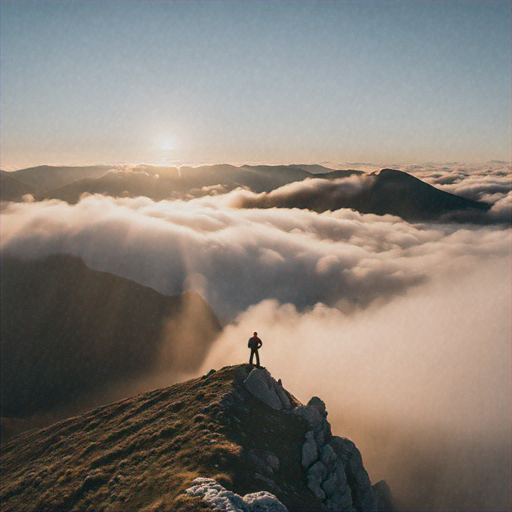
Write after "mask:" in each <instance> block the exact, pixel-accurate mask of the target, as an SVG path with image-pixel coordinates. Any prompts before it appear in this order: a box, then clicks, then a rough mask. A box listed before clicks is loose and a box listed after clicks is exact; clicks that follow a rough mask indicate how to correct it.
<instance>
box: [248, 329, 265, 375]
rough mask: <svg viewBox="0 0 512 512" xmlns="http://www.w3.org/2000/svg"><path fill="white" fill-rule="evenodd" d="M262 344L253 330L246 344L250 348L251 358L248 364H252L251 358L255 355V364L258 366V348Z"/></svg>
mask: <svg viewBox="0 0 512 512" xmlns="http://www.w3.org/2000/svg"><path fill="white" fill-rule="evenodd" d="M262 345H263V342H262V341H261V340H260V339H259V338H258V333H257V332H255V333H254V335H253V336H252V338H249V343H248V344H247V346H248V347H249V348H250V349H251V358H250V359H249V364H250V365H252V358H253V357H254V355H256V366H257V367H258V368H260V355H259V353H258V349H259V348H260V347H261V346H262Z"/></svg>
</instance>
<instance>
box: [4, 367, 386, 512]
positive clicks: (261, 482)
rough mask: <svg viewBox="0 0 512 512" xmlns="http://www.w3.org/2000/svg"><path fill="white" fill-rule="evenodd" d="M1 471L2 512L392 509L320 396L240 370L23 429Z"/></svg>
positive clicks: (383, 489) (8, 445)
mask: <svg viewBox="0 0 512 512" xmlns="http://www.w3.org/2000/svg"><path fill="white" fill-rule="evenodd" d="M1 469H2V482H1V496H2V497H1V507H2V510H3V511H4V512H8V511H15V510H25V511H30V510H34V511H35V510H67V511H75V510H91V511H92V510H94V511H99V510H104V511H125V510H126V511H133V510H140V511H157V510H158V511H160V510H161V511H164V510H165V511H171V510H172V511H185V510H186V511H191V510H197V511H200V510H201V511H223V510H225V511H233V512H238V511H241V512H253V511H254V512H256V511H265V510H268V511H276V512H277V511H282V512H284V511H286V510H288V511H294V510H296V511H299V510H300V511H329V510H332V511H347V512H348V511H357V512H358V511H383V510H387V511H390V510H392V502H391V495H390V492H389V488H388V487H387V485H386V484H385V482H379V483H377V484H376V485H373V486H372V484H371V482H370V479H369V477H368V474H367V472H366V470H365V468H364V466H363V463H362V459H361V454H360V453H359V451H358V449H357V448H356V446H355V445H354V444H353V443H352V442H351V441H349V440H348V439H344V438H341V437H337V436H334V435H332V432H331V427H330V425H329V422H328V421H327V411H326V409H325V404H324V403H323V402H322V400H321V399H319V398H317V397H313V398H312V399H311V400H310V401H309V402H308V404H307V405H303V404H301V403H300V402H299V401H298V400H297V399H296V398H295V397H294V396H293V395H292V394H290V393H289V392H288V391H287V390H286V389H285V388H284V387H283V386H282V384H281V383H280V381H278V382H276V380H274V378H273V377H272V376H271V375H270V373H269V372H268V371H267V370H265V369H264V368H253V367H251V366H249V365H238V366H231V367H225V368H222V369H220V370H218V371H214V370H212V371H210V372H209V373H208V374H207V375H204V376H203V377H200V378H197V379H193V380H190V381H187V382H184V383H180V384H176V385H174V386H171V387H169V388H165V389H157V390H154V391H150V392H148V393H144V394H141V395H137V396H134V397H131V398H129V399H126V400H122V401H120V402H116V403H113V404H110V405H107V406H103V407H100V408H98V409H95V410H93V411H90V412H88V413H86V414H83V415H80V416H76V417H74V418H70V419H67V420H64V421H61V422H59V423H55V424H54V425H51V426H50V427H47V428H44V429H41V430H31V431H27V432H23V433H22V434H20V435H18V436H16V437H15V438H13V439H12V440H11V441H9V442H7V443H5V444H4V445H3V446H2V455H1Z"/></svg>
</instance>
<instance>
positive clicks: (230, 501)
mask: <svg viewBox="0 0 512 512" xmlns="http://www.w3.org/2000/svg"><path fill="white" fill-rule="evenodd" d="M192 483H193V484H194V485H193V486H192V487H189V488H188V489H186V490H185V492H186V493H187V494H188V495H189V496H200V497H201V498H202V499H203V500H204V501H206V502H207V503H208V504H209V505H210V506H211V508H212V509H213V510H215V511H216V512H288V509H287V508H286V507H285V506H284V505H283V504H282V503H281V502H280V501H279V500H278V499H277V498H276V497H275V496H274V495H273V494H270V493H269V492H267V491H260V492H254V493H251V494H246V495H245V496H244V497H241V496H240V495H238V494H235V493H234V492H232V491H228V490H227V489H225V488H224V487H223V486H222V485H220V484H219V483H217V482H216V481H215V480H214V479H213V478H196V479H195V480H193V482H192Z"/></svg>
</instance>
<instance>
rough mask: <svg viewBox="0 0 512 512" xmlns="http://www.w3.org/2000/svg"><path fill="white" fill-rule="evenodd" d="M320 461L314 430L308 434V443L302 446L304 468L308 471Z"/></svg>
mask: <svg viewBox="0 0 512 512" xmlns="http://www.w3.org/2000/svg"><path fill="white" fill-rule="evenodd" d="M316 460H318V448H317V446H316V442H315V435H314V433H313V431H312V430H310V431H309V432H306V442H305V443H304V444H303V445H302V466H303V467H304V468H305V469H307V468H309V466H311V464H313V462H315V461H316Z"/></svg>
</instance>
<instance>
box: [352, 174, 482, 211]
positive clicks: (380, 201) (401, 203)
mask: <svg viewBox="0 0 512 512" xmlns="http://www.w3.org/2000/svg"><path fill="white" fill-rule="evenodd" d="M373 176H375V180H374V181H373V183H372V184H371V186H370V187H369V189H368V190H364V191H362V192H361V194H360V195H359V196H358V197H357V198H355V203H356V205H357V207H356V208H355V209H357V210H358V211H360V212H362V213H376V214H377V215H385V214H388V213H389V214H392V215H397V216H399V217H402V218H403V219H406V220H431V219H437V218H440V217H442V216H443V215H447V214H450V213H451V212H456V211H468V210H472V211H473V212H482V213H483V212H486V211H488V210H489V209H490V207H491V206H490V205H489V204H488V203H484V202H482V201H473V200H471V199H466V198H465V197H460V196H457V195H455V194H450V193H449V192H445V191H444V190H439V189H437V188H436V187H433V186H432V185H429V184H428V183H425V182H423V181H421V180H420V179H418V178H415V177H414V176H411V175H410V174H408V173H406V172H402V171H397V170H394V169H383V170H381V171H380V172H378V173H374V174H373Z"/></svg>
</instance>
